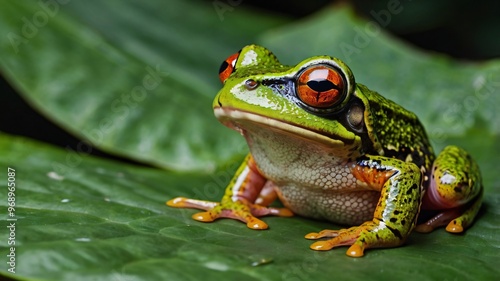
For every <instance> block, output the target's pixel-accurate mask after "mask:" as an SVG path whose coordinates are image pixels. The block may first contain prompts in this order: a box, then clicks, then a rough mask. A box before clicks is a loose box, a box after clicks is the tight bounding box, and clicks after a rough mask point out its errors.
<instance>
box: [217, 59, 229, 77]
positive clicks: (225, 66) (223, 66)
mask: <svg viewBox="0 0 500 281" xmlns="http://www.w3.org/2000/svg"><path fill="white" fill-rule="evenodd" d="M228 66H229V63H227V61H223V62H222V64H221V65H220V68H219V74H221V73H222V72H224V70H226V68H227V67H228Z"/></svg>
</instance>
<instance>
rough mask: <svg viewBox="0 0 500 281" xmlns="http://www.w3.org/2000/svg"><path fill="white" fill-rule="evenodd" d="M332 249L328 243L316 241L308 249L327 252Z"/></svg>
mask: <svg viewBox="0 0 500 281" xmlns="http://www.w3.org/2000/svg"><path fill="white" fill-rule="evenodd" d="M333 247H334V245H333V244H332V243H330V242H329V241H318V242H314V243H312V244H311V246H310V248H311V249H312V250H316V251H328V250H331V249H332V248H333Z"/></svg>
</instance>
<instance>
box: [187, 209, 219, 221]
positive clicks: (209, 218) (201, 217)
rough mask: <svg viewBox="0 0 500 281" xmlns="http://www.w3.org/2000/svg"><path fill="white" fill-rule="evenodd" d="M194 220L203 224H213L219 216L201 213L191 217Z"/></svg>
mask: <svg viewBox="0 0 500 281" xmlns="http://www.w3.org/2000/svg"><path fill="white" fill-rule="evenodd" d="M191 217H192V218H193V219H194V220H197V221H201V222H213V221H214V220H215V219H216V218H217V216H215V215H214V214H212V213H211V212H210V211H209V212H200V213H196V214H194V215H192V216H191Z"/></svg>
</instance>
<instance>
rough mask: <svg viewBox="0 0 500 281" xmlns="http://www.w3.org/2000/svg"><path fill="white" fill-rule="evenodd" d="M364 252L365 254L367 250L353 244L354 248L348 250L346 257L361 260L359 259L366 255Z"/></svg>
mask: <svg viewBox="0 0 500 281" xmlns="http://www.w3.org/2000/svg"><path fill="white" fill-rule="evenodd" d="M364 252H365V249H363V247H361V246H360V245H358V244H352V246H351V247H349V249H347V252H346V255H348V256H350V257H353V258H359V257H362V256H364V254H365V253H364Z"/></svg>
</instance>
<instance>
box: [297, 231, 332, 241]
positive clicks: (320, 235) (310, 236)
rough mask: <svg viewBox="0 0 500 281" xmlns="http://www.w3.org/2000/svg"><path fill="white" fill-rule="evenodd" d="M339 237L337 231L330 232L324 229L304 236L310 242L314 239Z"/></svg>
mask: <svg viewBox="0 0 500 281" xmlns="http://www.w3.org/2000/svg"><path fill="white" fill-rule="evenodd" d="M337 235H339V230H330V229H325V230H322V231H320V232H311V233H308V234H306V235H305V236H304V238H306V239H310V240H315V239H320V238H325V237H336V236H337Z"/></svg>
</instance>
